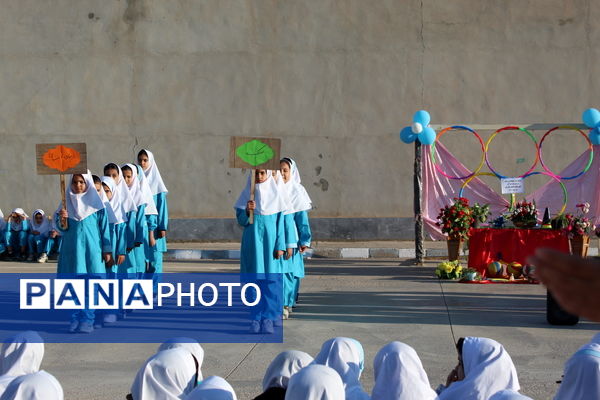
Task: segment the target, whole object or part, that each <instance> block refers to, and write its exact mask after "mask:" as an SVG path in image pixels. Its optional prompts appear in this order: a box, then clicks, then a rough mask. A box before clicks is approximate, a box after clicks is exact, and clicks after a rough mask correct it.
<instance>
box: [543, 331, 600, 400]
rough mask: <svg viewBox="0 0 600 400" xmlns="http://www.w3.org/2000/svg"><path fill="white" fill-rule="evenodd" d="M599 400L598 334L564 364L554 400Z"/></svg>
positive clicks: (599, 345) (599, 340)
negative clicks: (562, 375) (560, 381)
mask: <svg viewBox="0 0 600 400" xmlns="http://www.w3.org/2000/svg"><path fill="white" fill-rule="evenodd" d="M598 398H600V333H599V334H597V335H596V336H594V337H593V338H592V340H591V341H590V342H589V343H588V344H586V345H584V346H582V347H581V348H580V349H579V350H578V351H576V352H575V354H573V355H572V356H571V358H569V360H567V362H566V363H565V369H564V377H563V380H562V383H561V384H560V387H559V388H558V392H557V393H556V397H554V400H566V399H598Z"/></svg>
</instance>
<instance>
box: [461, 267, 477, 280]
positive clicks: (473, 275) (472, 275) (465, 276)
mask: <svg viewBox="0 0 600 400" xmlns="http://www.w3.org/2000/svg"><path fill="white" fill-rule="evenodd" d="M461 280H462V281H466V282H473V281H480V280H481V274H480V273H479V272H478V271H477V270H476V269H474V268H467V269H465V270H463V271H462V279H461Z"/></svg>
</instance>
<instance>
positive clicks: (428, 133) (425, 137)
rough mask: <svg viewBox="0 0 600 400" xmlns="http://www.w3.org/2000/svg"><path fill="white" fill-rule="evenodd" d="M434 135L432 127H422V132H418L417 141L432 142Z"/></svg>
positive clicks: (426, 143) (428, 143)
mask: <svg viewBox="0 0 600 400" xmlns="http://www.w3.org/2000/svg"><path fill="white" fill-rule="evenodd" d="M436 136H437V135H436V134H435V131H434V130H433V128H430V127H427V128H425V129H423V132H421V133H419V142H421V144H425V145H430V144H433V142H435V138H436Z"/></svg>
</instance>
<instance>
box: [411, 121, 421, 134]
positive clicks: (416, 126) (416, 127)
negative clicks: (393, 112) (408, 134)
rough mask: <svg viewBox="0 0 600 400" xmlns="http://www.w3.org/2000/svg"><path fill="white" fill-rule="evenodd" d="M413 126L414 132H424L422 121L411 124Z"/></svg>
mask: <svg viewBox="0 0 600 400" xmlns="http://www.w3.org/2000/svg"><path fill="white" fill-rule="evenodd" d="M411 128H412V132H413V133H416V134H417V135H418V134H419V133H421V132H423V125H421V124H420V123H418V122H415V123H413V124H412V125H411Z"/></svg>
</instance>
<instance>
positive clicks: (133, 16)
mask: <svg viewBox="0 0 600 400" xmlns="http://www.w3.org/2000/svg"><path fill="white" fill-rule="evenodd" d="M144 17H146V10H145V8H144V3H143V1H142V0H127V8H126V9H125V12H124V13H123V21H125V23H126V24H127V25H129V27H130V28H133V26H134V25H135V23H136V22H138V21H141V20H143V19H144Z"/></svg>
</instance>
